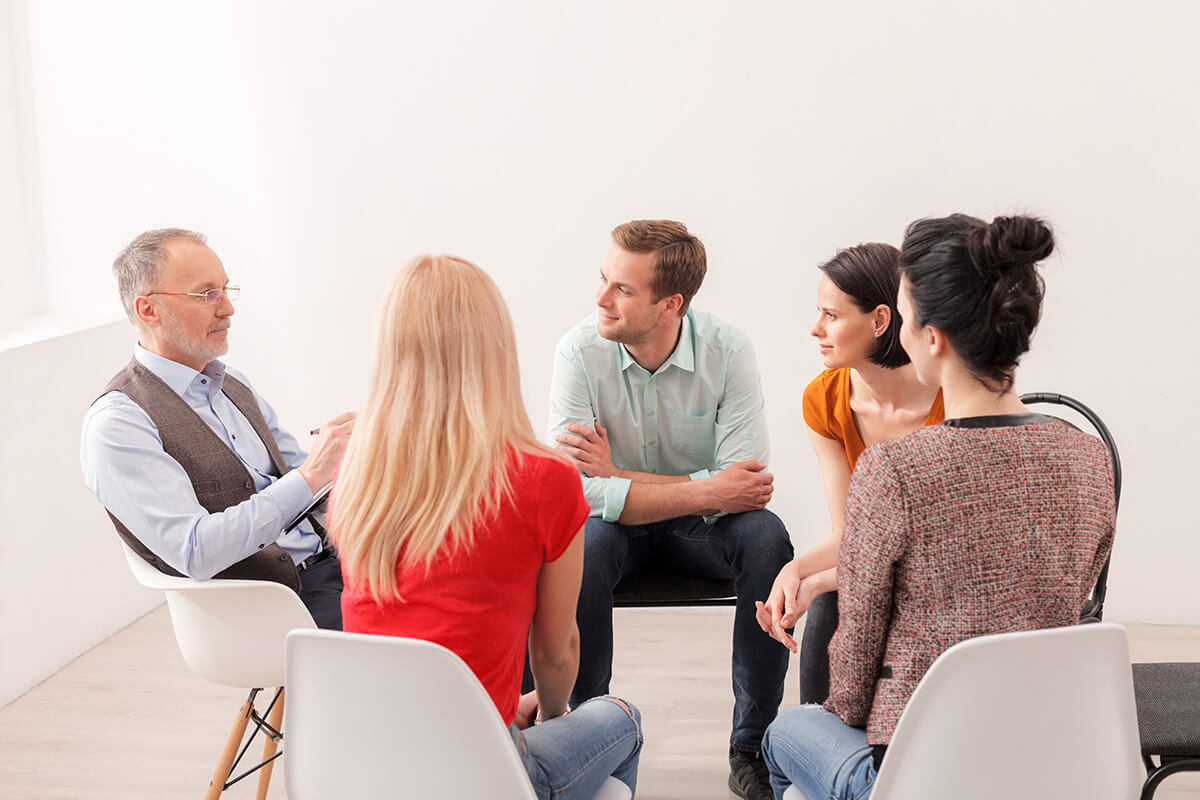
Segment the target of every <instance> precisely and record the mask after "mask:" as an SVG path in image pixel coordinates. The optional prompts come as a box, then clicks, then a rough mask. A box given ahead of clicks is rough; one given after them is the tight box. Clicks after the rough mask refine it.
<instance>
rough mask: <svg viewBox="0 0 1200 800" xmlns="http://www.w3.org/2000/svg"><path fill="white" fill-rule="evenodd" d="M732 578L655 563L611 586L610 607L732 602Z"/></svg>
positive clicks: (726, 603)
mask: <svg viewBox="0 0 1200 800" xmlns="http://www.w3.org/2000/svg"><path fill="white" fill-rule="evenodd" d="M736 603H737V597H736V595H735V594H734V591H733V581H720V580H711V579H709V578H697V577H696V576H694V575H685V574H683V573H682V572H673V571H671V570H669V569H665V568H663V567H661V566H659V565H657V564H655V565H652V566H650V567H648V568H646V569H644V570H642V571H641V572H639V573H637V574H636V575H630V576H629V577H628V578H625V579H624V580H622V581H621V582H620V583H618V584H617V588H616V589H613V607H615V608H647V607H651V606H667V607H680V606H732V605H735V604H736Z"/></svg>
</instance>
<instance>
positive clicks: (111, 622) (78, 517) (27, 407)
mask: <svg viewBox="0 0 1200 800" xmlns="http://www.w3.org/2000/svg"><path fill="white" fill-rule="evenodd" d="M127 327H128V326H127V325H124V324H120V323H118V324H109V325H105V326H102V327H99V328H93V329H91V330H87V331H82V332H80V333H77V334H74V335H70V336H63V337H59V338H56V339H50V340H46V341H43V342H39V343H38V344H35V345H29V346H27V347H21V348H18V349H14V350H9V351H7V352H0V375H2V376H4V377H3V380H4V391H0V443H2V444H0V509H3V522H2V523H0V564H3V565H4V580H2V581H0V624H2V625H3V628H4V644H3V645H2V646H0V706H3V705H4V704H5V703H7V702H9V701H10V700H13V699H15V698H16V697H18V696H20V695H21V694H22V693H24V692H25V691H26V690H27V689H29V688H30V687H32V686H34V685H35V684H37V683H38V682H39V681H41V680H43V679H44V678H46V677H48V676H49V675H51V674H52V673H53V672H55V671H56V670H58V669H59V668H60V667H62V666H65V665H66V664H68V663H69V662H70V661H71V660H72V659H74V658H75V657H76V656H78V655H80V654H81V653H83V652H85V651H86V650H88V649H89V648H90V647H91V646H92V645H94V644H96V643H97V642H101V641H103V640H104V639H106V638H108V637H109V636H111V635H112V634H113V633H116V632H117V631H119V630H120V629H121V628H123V627H124V626H125V625H126V624H128V623H129V622H130V621H132V620H134V619H136V618H137V617H139V616H141V615H142V614H144V613H146V612H147V611H149V610H150V609H151V608H153V607H154V606H156V605H158V604H160V603H162V601H163V599H162V593H161V592H152V591H149V590H147V589H143V588H141V587H140V586H138V584H137V583H136V582H135V581H134V579H133V576H132V575H131V574H130V573H129V567H127V566H126V565H125V558H124V556H123V555H122V554H121V548H120V545H119V544H118V541H119V540H118V539H117V535H116V533H115V532H114V531H113V527H112V523H110V522H109V521H108V517H107V516H106V515H105V513H104V509H102V508H101V507H100V506H99V505H98V504H97V503H96V501H95V500H93V499H92V496H91V495H90V494H89V493H88V491H87V489H86V488H84V486H83V482H82V480H81V479H80V478H79V424H80V422H81V421H82V416H81V415H82V411H83V409H86V408H87V407H88V405H90V404H91V402H92V400H94V399H95V398H96V396H97V395H98V394H99V393H100V390H101V389H103V388H104V384H105V383H107V382H108V379H109V378H111V377H112V374H113V373H114V372H115V371H116V370H114V369H112V368H111V363H110V362H109V360H108V359H107V358H105V357H103V356H102V355H100V354H102V353H108V352H121V351H123V350H124V349H125V347H126V343H127V341H128V331H127ZM64 365H69V366H64Z"/></svg>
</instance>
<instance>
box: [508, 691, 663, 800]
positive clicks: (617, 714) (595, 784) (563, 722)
mask: <svg viewBox="0 0 1200 800" xmlns="http://www.w3.org/2000/svg"><path fill="white" fill-rule="evenodd" d="M622 702H624V701H622ZM625 705H627V706H629V711H630V713H629V714H626V713H625V709H623V708H621V706H619V705H617V704H616V703H614V702H612V701H610V700H606V699H604V698H602V697H597V698H595V699H593V700H589V701H587V702H586V703H582V704H580V705H579V706H578V707H577V708H576V709H575V710H574V711H572V712H571V713H569V714H565V715H563V716H561V717H555V718H554V719H550V720H546V721H545V722H543V723H541V724H538V725H534V726H533V727H530V728H526V729H525V730H519V729H518V728H517V726H516V724H512V725H509V726H508V729H509V732H510V733H512V738H513V744H514V745H516V748H517V754H518V755H520V757H521V763H523V764H524V765H525V771H526V772H528V773H529V780H530V782H531V783H533V790H534V792H535V793H536V794H537V796H538V800H592V798H593V797H594V796H595V794H596V792H597V791H599V789H600V785H601V784H603V783H604V781H605V780H606V779H607V778H608V777H609V776H612V777H614V778H616V779H617V780H619V781H621V782H622V783H624V784H625V785H626V786H628V787H629V788H630V790H631V791H634V792H635V794H636V791H635V790H636V789H637V768H638V756H639V755H641V752H642V715H641V714H640V713H639V712H638V710H637V709H636V708H634V707H633V706H632V705H631V704H629V703H625ZM631 715H632V716H631Z"/></svg>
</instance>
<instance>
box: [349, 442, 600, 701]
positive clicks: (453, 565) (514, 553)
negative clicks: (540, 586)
mask: <svg viewBox="0 0 1200 800" xmlns="http://www.w3.org/2000/svg"><path fill="white" fill-rule="evenodd" d="M508 474H509V477H510V479H511V482H512V489H513V497H514V499H515V501H514V502H512V503H505V504H503V505H502V506H501V507H500V509H499V511H498V512H497V514H496V516H495V517H493V518H492V519H491V520H489V521H487V522H485V523H483V524H481V525H479V526H478V528H477V530H476V531H475V538H474V544H473V547H472V548H470V549H469V550H468V549H466V548H454V549H452V550H450V551H449V552H447V551H446V550H445V549H443V551H442V552H440V553H439V554H438V555H437V556H436V557H435V558H434V560H433V563H432V564H431V565H430V568H429V571H428V573H427V572H426V571H425V570H424V569H423V568H422V567H416V568H411V569H407V570H404V569H399V568H398V569H397V570H396V587H397V590H398V593H399V595H400V597H402V598H404V599H403V601H401V600H397V599H394V598H393V599H391V600H388V601H385V602H384V603H383V605H377V604H376V603H375V601H374V600H373V599H372V598H371V592H370V590H369V589H368V588H367V587H366V585H365V584H358V585H356V584H352V583H351V582H350V578H349V576H348V575H346V574H345V569H344V568H343V578H344V579H345V589H344V591H343V592H342V627H343V629H344V630H347V631H352V632H355V633H374V634H381V635H387V636H408V637H411V638H414V639H424V640H426V641H430V642H436V643H438V644H440V645H442V646H443V647H446V648H448V649H450V650H453V651H454V652H455V653H457V654H458V656H459V657H460V658H462V660H463V661H465V662H466V663H467V666H469V667H470V668H471V670H472V671H473V672H474V673H475V676H476V677H477V678H479V682H480V683H482V684H483V686H484V688H485V689H487V691H488V694H489V695H491V698H492V702H493V703H495V704H496V709H497V710H498V711H499V712H500V716H501V718H503V719H504V722H505V723H506V724H507V723H510V722H512V720H513V718H514V717H515V716H516V714H517V700H518V699H519V697H520V694H521V673H522V670H523V669H524V665H525V645H526V642H527V641H528V637H529V624H530V622H531V621H532V620H533V612H534V608H535V607H536V605H537V579H538V573H539V572H540V571H541V568H542V564H544V563H545V562H547V561H554V560H556V559H558V557H559V556H561V555H562V554H563V553H564V552H565V551H566V549H567V546H568V545H569V544H570V543H571V541H572V540H573V539H574V538H575V534H576V533H577V532H578V531H579V529H580V528H581V527H582V526H583V523H584V520H586V519H587V516H588V504H587V501H586V500H584V498H583V486H582V484H581V483H580V481H579V472H578V471H577V470H576V469H575V468H574V467H572V466H570V465H569V464H567V463H566V462H564V461H561V460H559V459H557V458H554V457H551V456H548V455H542V454H531V453H522V454H519V455H518V454H516V453H514V455H513V456H512V457H511V458H510V459H509V469H508Z"/></svg>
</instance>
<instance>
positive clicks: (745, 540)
mask: <svg viewBox="0 0 1200 800" xmlns="http://www.w3.org/2000/svg"><path fill="white" fill-rule="evenodd" d="M725 520H726V524H727V525H729V531H730V538H731V540H732V542H733V546H734V550H735V552H739V553H741V554H742V555H743V556H744V557H746V558H748V559H749V560H750V561H752V562H753V563H757V564H775V565H778V566H783V565H784V564H785V563H787V562H788V561H790V560H791V559H792V555H793V550H792V541H791V539H790V538H789V537H788V532H787V528H786V527H785V526H784V524H783V520H781V519H780V518H779V517H777V516H775V514H774V513H772V512H770V511H767V510H766V509H763V510H762V511H746V512H743V513H741V514H730V515H729V516H728V517H725Z"/></svg>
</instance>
